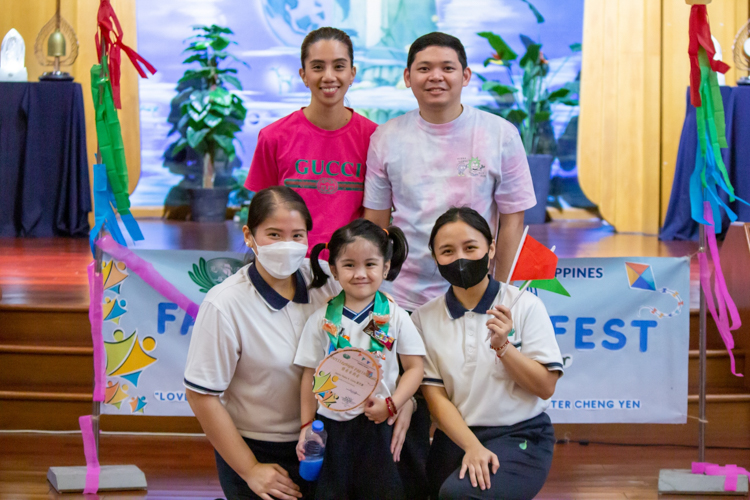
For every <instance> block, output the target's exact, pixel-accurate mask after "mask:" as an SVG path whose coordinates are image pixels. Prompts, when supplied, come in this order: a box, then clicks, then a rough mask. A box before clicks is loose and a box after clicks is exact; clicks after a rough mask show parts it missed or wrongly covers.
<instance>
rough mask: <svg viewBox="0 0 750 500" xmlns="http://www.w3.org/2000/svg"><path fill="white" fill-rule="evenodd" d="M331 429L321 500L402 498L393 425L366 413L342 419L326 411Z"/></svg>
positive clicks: (319, 492) (320, 482)
mask: <svg viewBox="0 0 750 500" xmlns="http://www.w3.org/2000/svg"><path fill="white" fill-rule="evenodd" d="M317 418H318V420H322V421H323V425H324V426H325V429H326V431H328V441H327V442H326V451H325V458H324V459H323V467H322V468H321V470H320V476H319V477H318V481H317V482H318V484H317V487H316V490H315V498H316V499H317V500H370V499H372V500H401V499H404V498H405V497H404V491H403V487H402V485H401V478H400V477H399V474H398V468H397V467H396V463H395V462H394V461H393V455H392V454H391V438H392V437H393V427H391V426H390V425H388V423H387V422H383V423H381V424H377V425H376V424H375V423H374V422H371V421H370V420H368V419H367V417H366V416H365V415H359V416H358V417H356V418H355V419H353V420H349V421H346V422H339V421H336V420H331V419H330V418H326V417H324V416H322V415H318V416H317Z"/></svg>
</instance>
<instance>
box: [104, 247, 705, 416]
mask: <svg viewBox="0 0 750 500" xmlns="http://www.w3.org/2000/svg"><path fill="white" fill-rule="evenodd" d="M132 252H133V253H134V254H135V255H136V256H137V257H140V258H141V259H144V260H145V261H147V262H149V263H151V264H152V265H153V267H154V269H155V270H156V271H157V272H158V273H159V274H160V275H161V276H163V277H164V278H165V279H166V280H167V281H168V282H169V283H171V284H173V285H174V286H175V288H176V289H177V290H179V292H181V293H182V294H184V295H185V296H186V297H187V298H188V299H190V300H191V301H193V302H195V303H197V304H200V303H201V302H202V301H203V298H204V297H205V294H206V292H207V291H208V290H209V289H210V288H211V287H213V286H214V285H216V284H218V283H221V282H222V281H223V280H224V279H226V278H227V277H228V276H231V275H232V274H233V273H234V272H235V271H236V270H237V269H239V268H240V267H241V266H242V265H243V260H244V255H243V254H235V253H230V252H202V251H192V250H179V251H164V250H133V251H132ZM556 272H557V278H558V279H559V280H560V282H561V283H562V284H563V286H564V287H565V288H566V289H567V290H568V291H569V292H570V295H571V297H564V296H561V295H557V294H554V293H551V292H548V291H545V290H534V289H531V292H532V293H537V294H538V296H539V297H540V298H541V299H542V301H543V302H544V304H545V306H546V307H547V311H548V312H549V315H550V317H551V319H552V323H553V325H554V326H555V333H556V338H557V341H558V343H559V345H560V350H561V351H562V354H563V361H564V364H565V376H563V377H562V378H561V379H560V381H559V383H558V384H557V390H556V392H555V395H554V396H553V398H552V401H551V405H550V408H549V410H548V413H549V415H550V417H551V418H552V421H553V422H557V423H617V422H629V423H638V422H641V423H646V422H649V423H684V422H685V421H686V416H687V368H688V366H687V364H688V337H689V315H690V314H689V305H688V296H689V279H690V267H689V261H688V259H687V258H645V257H633V258H611V259H610V258H608V259H599V258H591V259H560V260H559V262H558V267H557V270H556ZM103 275H104V276H103V278H104V297H103V303H102V308H103V316H104V325H103V328H102V334H103V337H104V342H105V344H104V347H105V352H106V358H107V362H106V375H107V387H106V394H105V404H104V405H103V408H102V411H103V413H106V414H120V415H126V414H128V415H129V414H135V415H164V416H189V415H192V412H191V411H190V406H189V405H188V404H187V401H186V400H185V388H184V387H183V385H182V380H183V372H184V368H185V360H186V358H187V351H188V347H189V344H190V335H191V332H192V326H193V322H194V319H193V318H192V317H191V316H190V315H189V314H187V313H186V312H185V311H184V310H183V309H181V308H180V306H178V305H177V304H176V303H175V302H172V301H170V300H167V299H165V298H164V297H163V296H162V295H160V294H159V292H157V291H155V290H154V289H153V288H152V287H151V286H150V285H149V284H148V283H146V282H145V281H144V280H142V279H141V278H140V277H139V276H138V275H136V274H135V273H134V272H132V271H131V270H129V269H128V266H127V265H126V264H125V263H124V262H120V261H117V260H114V261H113V259H112V257H111V256H109V255H108V254H106V253H105V256H104V267H103ZM527 293H528V292H527Z"/></svg>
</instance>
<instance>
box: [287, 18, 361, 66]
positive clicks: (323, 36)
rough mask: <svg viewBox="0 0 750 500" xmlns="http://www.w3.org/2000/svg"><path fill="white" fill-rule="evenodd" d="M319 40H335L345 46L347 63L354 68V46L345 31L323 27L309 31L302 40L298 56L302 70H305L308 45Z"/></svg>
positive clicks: (308, 50)
mask: <svg viewBox="0 0 750 500" xmlns="http://www.w3.org/2000/svg"><path fill="white" fill-rule="evenodd" d="M321 40H335V41H337V42H341V43H343V44H344V45H346V48H347V49H349V62H350V63H351V65H352V66H354V46H353V45H352V39H351V38H349V35H347V34H346V32H345V31H341V30H339V29H336V28H331V27H329V26H325V27H323V28H318V29H316V30H314V31H311V32H310V33H308V34H307V36H306V37H305V39H304V40H302V47H301V55H300V60H301V62H302V69H305V59H307V56H308V55H309V52H310V45H312V44H314V43H315V42H319V41H321Z"/></svg>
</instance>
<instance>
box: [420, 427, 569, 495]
mask: <svg viewBox="0 0 750 500" xmlns="http://www.w3.org/2000/svg"><path fill="white" fill-rule="evenodd" d="M471 431H472V432H473V433H474V435H475V436H476V437H477V438H478V439H479V441H480V442H481V443H482V445H484V447H485V448H487V449H488V450H490V451H491V452H493V453H494V454H495V455H497V458H498V459H499V461H500V468H499V469H498V470H497V473H496V474H494V475H491V476H490V483H491V487H490V488H489V489H486V490H484V491H482V490H481V489H479V487H478V486H477V487H476V488H475V487H473V486H472V485H471V481H470V479H469V473H468V471H467V472H466V475H465V476H464V478H463V479H458V474H459V472H460V470H461V462H462V460H463V458H464V451H463V450H462V449H461V448H459V447H458V445H456V444H455V443H454V442H453V441H451V440H450V439H449V438H448V436H446V435H445V433H443V432H442V431H440V430H437V431H436V432H435V436H434V438H433V441H432V447H431V448H430V455H429V457H428V459H427V477H428V480H429V482H430V487H431V492H430V498H432V499H433V500H438V499H440V500H449V499H450V500H452V499H475V498H476V499H504V500H530V499H532V498H534V496H535V495H536V494H537V493H539V490H541V489H542V486H544V482H545V481H546V479H547V474H549V470H550V467H551V466H552V451H553V449H554V445H555V431H554V429H553V428H552V423H551V422H550V419H549V417H548V416H547V414H546V413H542V414H540V415H538V416H536V417H534V418H532V419H529V420H525V421H523V422H519V423H517V424H515V425H508V426H500V427H471Z"/></svg>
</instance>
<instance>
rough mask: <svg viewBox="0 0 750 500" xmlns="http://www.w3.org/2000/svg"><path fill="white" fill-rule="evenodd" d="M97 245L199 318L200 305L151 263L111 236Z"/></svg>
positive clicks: (184, 309) (187, 311) (193, 316)
mask: <svg viewBox="0 0 750 500" xmlns="http://www.w3.org/2000/svg"><path fill="white" fill-rule="evenodd" d="M96 245H97V246H98V247H99V248H101V249H102V250H104V251H105V252H107V253H108V254H109V255H111V256H112V257H114V258H115V259H117V260H119V261H120V262H124V263H125V264H126V265H127V266H128V269H130V270H131V271H133V272H134V273H135V274H137V275H138V276H139V277H140V278H141V279H142V280H143V281H145V282H146V283H148V285H149V286H150V287H151V288H153V289H154V290H156V291H157V292H159V293H160V294H161V295H163V296H164V298H166V299H167V300H171V301H172V302H174V303H175V304H177V305H178V306H179V307H180V308H181V309H182V310H183V311H185V312H186V313H188V314H189V315H190V316H192V318H193V319H195V318H197V317H198V309H199V306H198V304H196V303H195V302H193V301H192V300H190V299H189V298H187V297H186V296H185V294H183V293H182V292H180V291H179V290H177V288H176V287H175V286H174V285H173V284H172V283H170V282H169V281H167V280H165V279H164V277H163V276H162V275H161V274H159V273H158V272H157V271H156V269H154V266H152V265H151V263H150V262H147V261H145V260H143V259H141V258H140V257H138V256H137V255H136V254H134V253H133V252H132V251H131V250H129V249H128V248H127V247H124V246H122V245H120V244H119V243H117V242H116V241H115V240H113V239H112V238H111V237H110V236H105V237H104V238H101V239H99V240H97V242H96Z"/></svg>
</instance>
